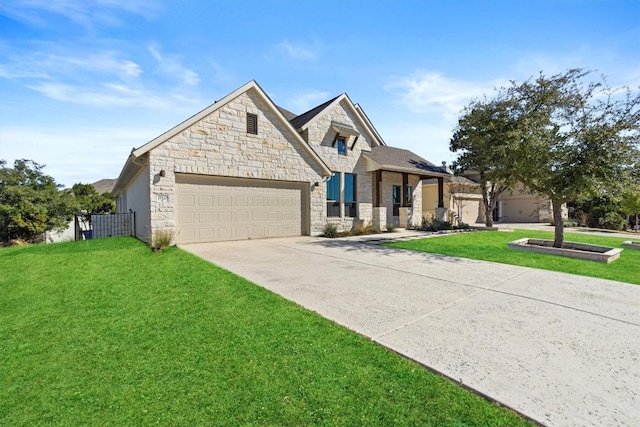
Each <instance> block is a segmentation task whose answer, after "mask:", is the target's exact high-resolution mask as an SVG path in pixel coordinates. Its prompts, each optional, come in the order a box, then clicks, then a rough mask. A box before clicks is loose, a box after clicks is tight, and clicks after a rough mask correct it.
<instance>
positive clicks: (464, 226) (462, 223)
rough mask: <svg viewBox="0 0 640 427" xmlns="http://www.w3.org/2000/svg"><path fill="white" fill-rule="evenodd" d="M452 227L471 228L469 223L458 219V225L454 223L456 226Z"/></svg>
mask: <svg viewBox="0 0 640 427" xmlns="http://www.w3.org/2000/svg"><path fill="white" fill-rule="evenodd" d="M453 228H454V229H455V230H466V229H468V228H471V227H469V224H467V223H465V222H462V221H460V222H458V225H456V226H455V227H453Z"/></svg>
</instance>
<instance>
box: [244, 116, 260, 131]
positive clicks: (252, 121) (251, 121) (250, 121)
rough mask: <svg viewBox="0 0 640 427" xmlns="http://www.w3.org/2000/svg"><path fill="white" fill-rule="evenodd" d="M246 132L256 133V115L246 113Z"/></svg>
mask: <svg viewBox="0 0 640 427" xmlns="http://www.w3.org/2000/svg"><path fill="white" fill-rule="evenodd" d="M247 133H251V134H253V135H257V134H258V115H257V114H252V113H247Z"/></svg>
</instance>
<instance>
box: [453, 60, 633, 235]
mask: <svg viewBox="0 0 640 427" xmlns="http://www.w3.org/2000/svg"><path fill="white" fill-rule="evenodd" d="M591 74H592V73H591V72H590V71H586V70H582V69H572V70H569V71H567V72H565V73H560V74H555V75H552V76H550V77H546V76H545V75H543V74H542V73H541V74H540V75H539V76H538V77H536V78H530V79H529V80H527V81H525V82H523V83H520V84H518V83H516V82H512V83H511V84H510V85H509V86H508V87H504V88H500V89H498V90H497V93H496V95H495V97H494V98H493V99H490V100H483V101H475V102H474V103H472V104H471V105H470V106H469V107H467V108H466V109H465V110H464V111H463V114H462V117H461V119H460V121H459V125H458V127H457V128H456V131H455V133H454V136H453V138H452V140H451V143H450V148H451V150H452V151H454V152H456V153H458V160H457V162H456V163H457V164H458V165H459V166H460V167H461V168H462V169H466V170H476V171H477V172H479V173H483V172H484V174H485V176H486V177H487V180H488V181H491V182H496V183H506V185H513V183H514V182H521V183H523V184H524V185H525V186H526V187H527V188H528V189H529V190H532V191H533V192H535V193H537V194H538V195H541V196H544V197H548V198H549V199H550V200H551V201H552V204H553V213H554V220H555V224H556V227H555V241H554V246H556V247H559V246H561V245H562V241H563V223H562V217H561V213H562V211H561V206H562V204H563V203H566V202H570V201H574V200H576V199H577V198H578V197H580V196H581V195H585V194H591V195H595V194H606V193H617V192H619V191H621V190H622V189H623V186H624V183H627V182H629V181H628V179H629V176H630V174H631V173H632V171H633V167H634V165H637V163H638V143H639V139H640V94H632V92H631V91H630V90H629V89H625V90H624V91H621V90H620V89H614V88H611V87H609V86H608V85H607V83H606V80H605V79H604V78H603V77H601V78H600V79H597V80H595V81H589V80H588V78H589V77H591ZM480 184H481V185H482V184H483V183H482V182H481V183H480Z"/></svg>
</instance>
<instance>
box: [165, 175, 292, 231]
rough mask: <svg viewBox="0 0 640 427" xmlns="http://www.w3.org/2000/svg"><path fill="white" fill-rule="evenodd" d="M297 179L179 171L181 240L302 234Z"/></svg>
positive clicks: (177, 181) (177, 213) (177, 179)
mask: <svg viewBox="0 0 640 427" xmlns="http://www.w3.org/2000/svg"><path fill="white" fill-rule="evenodd" d="M302 189H303V186H302V185H301V184H296V183H286V182H280V181H263V180H252V179H240V178H222V177H202V176H195V175H176V201H177V203H176V225H177V228H178V235H177V240H178V243H183V244H184V243H197V242H215V241H223V240H241V239H250V238H262V237H283V236H299V235H301V234H302V196H303V194H302V191H303V190H302Z"/></svg>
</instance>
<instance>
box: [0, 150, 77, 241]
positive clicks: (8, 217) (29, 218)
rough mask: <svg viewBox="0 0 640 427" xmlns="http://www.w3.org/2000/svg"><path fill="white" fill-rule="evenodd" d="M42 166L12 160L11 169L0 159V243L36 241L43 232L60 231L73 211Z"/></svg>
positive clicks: (69, 197)
mask: <svg viewBox="0 0 640 427" xmlns="http://www.w3.org/2000/svg"><path fill="white" fill-rule="evenodd" d="M43 168H44V165H40V164H38V163H36V162H34V161H32V160H26V159H21V160H16V161H15V162H14V164H13V167H12V168H10V167H8V166H7V162H6V161H5V160H0V241H3V242H7V241H9V240H11V239H22V240H26V241H29V242H34V241H39V240H41V239H42V236H43V233H44V232H45V231H49V230H52V229H62V228H64V227H65V226H66V225H67V223H68V222H69V220H70V219H71V217H72V214H73V211H74V210H75V206H76V205H75V201H74V198H73V195H72V194H71V193H70V192H69V191H60V186H59V185H58V184H56V182H55V180H54V179H53V178H52V177H50V176H49V175H46V174H44V172H43V171H42V170H43Z"/></svg>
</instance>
